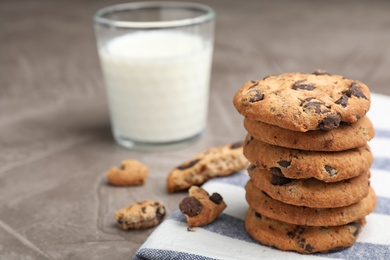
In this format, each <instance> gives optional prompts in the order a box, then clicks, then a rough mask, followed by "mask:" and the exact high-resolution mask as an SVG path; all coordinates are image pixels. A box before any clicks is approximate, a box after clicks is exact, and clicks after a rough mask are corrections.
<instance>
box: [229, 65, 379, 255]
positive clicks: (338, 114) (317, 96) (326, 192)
mask: <svg viewBox="0 0 390 260" xmlns="http://www.w3.org/2000/svg"><path fill="white" fill-rule="evenodd" d="M233 102H234V106H235V107H236V109H237V110H238V111H239V113H240V114H242V115H243V116H244V117H245V119H244V126H245V128H246V130H247V131H248V135H247V137H246V140H245V144H244V150H243V151H244V155H245V157H246V158H247V159H248V160H249V161H250V162H251V165H250V166H249V168H248V172H249V175H250V179H249V181H248V183H247V185H246V187H245V189H246V200H247V202H248V204H249V209H248V212H247V216H246V219H245V227H246V229H247V231H248V233H249V234H250V235H251V236H252V237H253V238H254V239H256V240H257V241H259V242H261V243H262V244H265V245H269V246H274V247H276V248H279V249H282V250H293V251H297V252H300V253H315V252H329V251H334V250H339V249H342V248H346V247H349V246H351V245H352V244H353V243H354V242H355V241H356V238H357V236H358V234H359V233H360V231H361V227H362V226H363V225H364V224H365V216H366V215H368V214H369V213H371V212H372V211H373V210H374V208H375V205H376V196H375V193H374V191H373V189H372V188H371V187H370V182H369V177H370V172H369V168H370V166H371V163H372V161H373V156H372V154H371V152H370V148H369V146H368V144H367V141H369V140H370V139H372V138H373V137H374V129H373V126H372V124H371V122H370V120H369V118H368V117H367V116H366V113H367V111H368V109H369V108H370V92H369V89H368V87H367V86H366V85H365V84H363V83H361V82H359V81H355V80H351V79H347V78H344V77H342V76H339V75H330V74H328V73H326V72H323V71H316V72H314V73H312V74H304V73H287V74H281V75H278V76H268V77H265V78H264V79H262V80H255V81H249V82H247V83H245V84H244V85H243V86H242V87H241V88H240V89H239V91H238V92H237V93H236V95H235V97H234V101H233Z"/></svg>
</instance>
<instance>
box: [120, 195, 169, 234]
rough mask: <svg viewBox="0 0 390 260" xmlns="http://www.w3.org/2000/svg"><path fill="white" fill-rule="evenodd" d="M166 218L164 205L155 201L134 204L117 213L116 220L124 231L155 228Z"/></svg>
mask: <svg viewBox="0 0 390 260" xmlns="http://www.w3.org/2000/svg"><path fill="white" fill-rule="evenodd" d="M164 216H165V207H164V205H163V204H162V203H161V202H159V201H154V200H145V201H140V202H137V203H133V204H131V205H129V206H127V207H124V208H123V209H120V210H118V211H117V212H115V219H116V221H117V222H118V224H119V227H120V228H121V229H123V230H128V229H144V228H150V227H154V226H156V225H158V224H160V223H161V221H162V220H163V218H164Z"/></svg>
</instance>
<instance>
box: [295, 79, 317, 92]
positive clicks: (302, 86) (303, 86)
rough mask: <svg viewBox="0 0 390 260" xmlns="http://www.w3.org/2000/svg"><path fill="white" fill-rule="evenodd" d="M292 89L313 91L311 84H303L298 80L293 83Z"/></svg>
mask: <svg viewBox="0 0 390 260" xmlns="http://www.w3.org/2000/svg"><path fill="white" fill-rule="evenodd" d="M292 89H294V90H299V89H301V90H314V85H313V84H311V83H307V82H306V83H305V82H304V80H299V81H297V82H295V83H294V85H293V86H292Z"/></svg>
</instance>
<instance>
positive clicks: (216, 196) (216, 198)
mask: <svg viewBox="0 0 390 260" xmlns="http://www.w3.org/2000/svg"><path fill="white" fill-rule="evenodd" d="M209 199H210V200H211V201H212V202H214V203H215V204H218V205H219V204H221V202H222V201H223V198H222V196H221V195H219V193H216V192H214V193H213V194H212V195H211V196H210V197H209Z"/></svg>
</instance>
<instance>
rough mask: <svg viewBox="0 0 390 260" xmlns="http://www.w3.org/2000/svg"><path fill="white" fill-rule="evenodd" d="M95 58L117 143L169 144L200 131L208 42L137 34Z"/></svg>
mask: <svg viewBox="0 0 390 260" xmlns="http://www.w3.org/2000/svg"><path fill="white" fill-rule="evenodd" d="M99 54H100V58H101V63H102V69H103V73H104V77H105V81H106V86H107V95H108V99H109V106H110V114H111V121H112V125H113V132H114V135H115V136H116V137H117V138H118V137H119V138H123V139H128V140H131V141H138V142H171V141H178V140H183V139H186V138H190V137H193V136H195V135H197V134H199V133H200V132H202V131H203V129H204V128H205V124H206V117H207V107H208V92H209V78H210V66H211V56H212V44H211V43H210V42H205V41H204V40H202V38H201V37H199V36H196V35H195V36H194V35H190V34H186V33H183V32H173V31H151V32H137V33H131V34H127V35H124V36H120V37H117V38H114V39H113V40H111V41H110V42H108V43H107V44H106V46H103V47H101V48H100V50H99Z"/></svg>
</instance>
